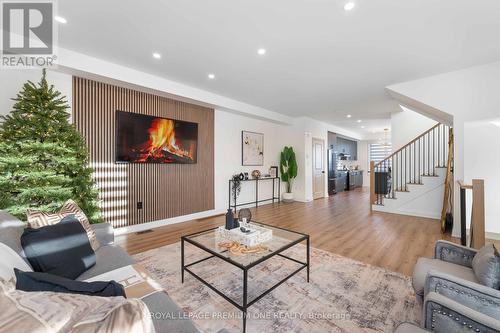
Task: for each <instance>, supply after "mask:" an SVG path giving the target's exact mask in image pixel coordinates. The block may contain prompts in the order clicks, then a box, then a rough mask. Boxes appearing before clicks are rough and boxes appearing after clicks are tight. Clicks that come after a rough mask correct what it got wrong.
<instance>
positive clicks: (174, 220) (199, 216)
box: [115, 209, 226, 236]
mask: <svg viewBox="0 0 500 333" xmlns="http://www.w3.org/2000/svg"><path fill="white" fill-rule="evenodd" d="M225 212H226V210H225V209H221V210H216V209H212V210H207V211H204V212H199V213H194V214H189V215H183V216H176V217H172V218H169V219H164V220H158V221H152V222H147V223H142V224H138V225H132V226H128V227H122V228H116V229H115V236H120V235H125V234H130V233H134V232H139V231H144V230H148V229H153V228H159V227H164V226H166V225H171V224H176V223H182V222H187V221H191V220H196V219H202V218H206V217H212V216H216V215H220V214H224V213H225Z"/></svg>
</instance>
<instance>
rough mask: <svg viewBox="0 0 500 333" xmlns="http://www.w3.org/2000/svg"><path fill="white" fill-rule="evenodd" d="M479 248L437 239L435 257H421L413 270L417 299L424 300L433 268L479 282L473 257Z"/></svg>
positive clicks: (413, 282)
mask: <svg viewBox="0 0 500 333" xmlns="http://www.w3.org/2000/svg"><path fill="white" fill-rule="evenodd" d="M476 253H477V250H475V249H471V248H468V247H465V246H461V245H458V244H454V243H451V242H447V241H442V240H440V241H437V242H436V246H435V251H434V258H433V259H429V258H419V259H418V260H417V263H416V265H415V269H414V271H413V279H412V284H413V289H415V294H416V295H417V300H418V301H420V302H423V300H424V286H425V280H426V278H427V274H428V273H429V272H430V271H431V270H435V271H439V272H443V273H447V274H449V275H451V276H455V277H458V278H461V279H463V280H467V281H470V282H475V283H478V280H477V278H476V276H475V275H474V272H473V270H472V259H474V256H475V255H476Z"/></svg>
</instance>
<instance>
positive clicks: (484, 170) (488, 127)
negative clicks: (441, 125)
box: [464, 121, 500, 238]
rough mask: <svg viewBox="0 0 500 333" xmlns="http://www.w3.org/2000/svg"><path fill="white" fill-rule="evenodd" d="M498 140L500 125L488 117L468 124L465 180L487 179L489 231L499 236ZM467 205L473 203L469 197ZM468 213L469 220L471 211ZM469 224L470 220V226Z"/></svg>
mask: <svg viewBox="0 0 500 333" xmlns="http://www.w3.org/2000/svg"><path fill="white" fill-rule="evenodd" d="M499 142H500V127H497V126H495V125H493V124H491V123H490V122H489V121H479V122H468V123H466V124H465V145H464V156H465V158H464V161H465V165H464V174H465V182H466V183H472V179H484V191H485V210H486V211H485V213H486V226H485V227H486V232H487V233H495V234H497V235H496V237H497V238H498V237H499V236H500V195H499V194H500V193H499V192H500V172H499V166H500V153H499V152H500V151H499V148H498V143H499ZM469 192H470V191H469ZM469 198H470V196H469ZM467 207H468V208H470V207H471V201H470V200H469V202H468V203H467ZM467 217H468V220H470V211H469V213H468V214H467ZM469 225H470V222H468V227H469Z"/></svg>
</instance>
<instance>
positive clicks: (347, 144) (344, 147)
mask: <svg viewBox="0 0 500 333" xmlns="http://www.w3.org/2000/svg"><path fill="white" fill-rule="evenodd" d="M337 152H338V153H339V154H344V155H349V156H350V157H349V158H348V159H349V160H353V161H356V160H357V159H358V142H357V141H354V140H349V139H344V138H341V137H338V136H337Z"/></svg>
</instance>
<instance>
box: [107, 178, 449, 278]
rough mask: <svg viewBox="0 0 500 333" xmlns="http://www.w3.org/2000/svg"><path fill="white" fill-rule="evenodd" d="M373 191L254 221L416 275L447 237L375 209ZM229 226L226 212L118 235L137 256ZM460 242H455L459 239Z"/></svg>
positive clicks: (430, 222) (265, 212)
mask: <svg viewBox="0 0 500 333" xmlns="http://www.w3.org/2000/svg"><path fill="white" fill-rule="evenodd" d="M368 197H369V191H368V189H366V188H364V189H357V190H354V191H348V192H342V193H339V194H337V195H335V196H332V197H329V198H322V199H317V200H315V201H313V202H308V203H300V202H294V203H291V204H285V203H281V204H274V205H266V206H262V207H259V208H256V209H255V208H253V209H252V214H253V219H255V220H257V221H262V222H265V223H268V224H272V225H276V226H280V227H285V228H289V229H292V230H297V231H300V232H303V233H307V234H309V235H310V236H311V246H313V247H316V248H319V249H322V250H326V251H330V252H333V253H337V254H340V255H342V256H345V257H349V258H352V259H355V260H358V261H361V262H364V263H368V264H371V265H375V266H379V267H384V268H387V269H389V270H392V271H396V272H400V273H403V274H406V275H411V274H412V272H413V266H414V265H415V262H416V261H417V258H418V257H432V256H433V254H434V243H435V241H436V240H438V239H447V240H451V238H450V236H448V235H442V234H441V231H440V224H439V221H438V220H434V219H427V218H419V217H410V216H402V215H396V214H388V213H381V212H373V213H371V212H370V208H369V205H368V204H367V203H368ZM222 224H224V216H216V217H211V218H206V219H201V220H193V221H189V222H185V223H179V224H174V225H170V226H165V227H161V228H156V229H153V231H152V232H148V233H144V234H128V235H124V236H119V237H117V240H116V241H117V243H118V244H119V245H121V246H122V247H124V248H125V249H126V250H127V251H128V252H129V253H131V254H134V253H138V252H142V251H146V250H149V249H152V248H156V247H160V246H163V245H167V244H171V243H175V242H178V241H179V240H180V237H181V235H185V234H189V233H193V232H196V231H201V230H203V229H208V228H211V227H216V226H218V225H222ZM454 241H456V240H454Z"/></svg>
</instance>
